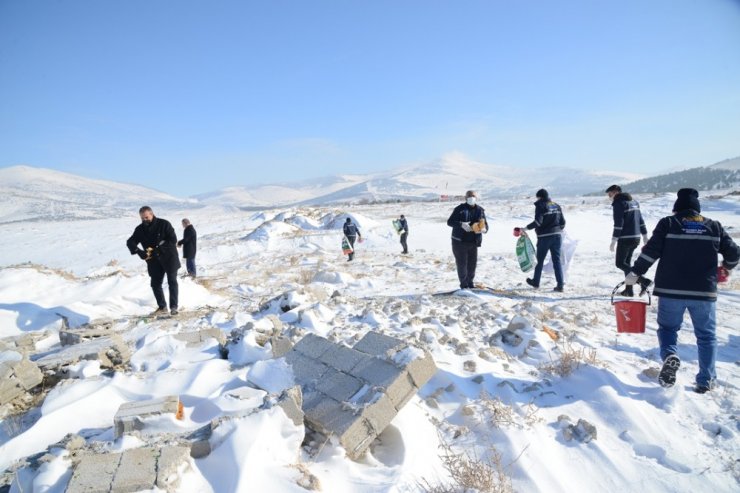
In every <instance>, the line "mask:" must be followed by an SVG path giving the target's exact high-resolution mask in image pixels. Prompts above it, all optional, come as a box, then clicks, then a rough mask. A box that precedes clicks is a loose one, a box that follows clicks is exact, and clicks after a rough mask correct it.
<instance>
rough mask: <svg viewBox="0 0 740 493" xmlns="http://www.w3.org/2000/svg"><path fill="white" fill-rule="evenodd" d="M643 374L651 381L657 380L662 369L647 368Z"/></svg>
mask: <svg viewBox="0 0 740 493" xmlns="http://www.w3.org/2000/svg"><path fill="white" fill-rule="evenodd" d="M642 374H643V375H645V377H647V378H648V379H649V380H656V379H657V378H658V375H659V374H660V368H657V367H652V368H645V369H644V370H642Z"/></svg>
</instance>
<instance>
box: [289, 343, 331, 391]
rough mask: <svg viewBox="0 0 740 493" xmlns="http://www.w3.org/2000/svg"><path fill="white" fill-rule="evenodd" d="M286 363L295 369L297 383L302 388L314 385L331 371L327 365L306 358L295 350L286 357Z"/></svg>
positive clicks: (294, 374)
mask: <svg viewBox="0 0 740 493" xmlns="http://www.w3.org/2000/svg"><path fill="white" fill-rule="evenodd" d="M285 361H287V363H288V364H289V365H290V366H291V367H292V368H293V376H294V377H295V382H296V383H297V384H299V385H300V386H301V387H310V386H312V385H314V384H315V383H316V381H318V380H319V379H320V378H321V377H323V376H324V374H325V373H326V372H327V371H328V370H329V367H328V366H326V365H325V364H323V363H321V362H320V361H316V360H315V359H311V358H309V357H308V356H305V355H304V354H302V353H300V352H298V351H296V349H295V348H293V350H292V351H290V352H288V353H287V354H286V355H285ZM304 390H305V388H304Z"/></svg>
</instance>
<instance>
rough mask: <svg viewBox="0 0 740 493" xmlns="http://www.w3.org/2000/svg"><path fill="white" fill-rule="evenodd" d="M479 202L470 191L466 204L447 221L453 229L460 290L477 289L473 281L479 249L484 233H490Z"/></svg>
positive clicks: (455, 210)
mask: <svg viewBox="0 0 740 493" xmlns="http://www.w3.org/2000/svg"><path fill="white" fill-rule="evenodd" d="M477 201H478V195H477V194H476V193H475V192H474V191H473V190H468V191H467V192H466V193H465V202H464V203H462V204H460V205H458V206H457V207H455V209H454V210H453V211H452V214H450V217H449V219H447V226H449V227H451V228H452V254H453V255H454V256H455V264H456V266H457V278H458V279H459V280H460V289H469V288H473V287H475V285H474V284H473V279H474V278H475V269H476V267H477V266H478V248H479V247H480V246H481V244H482V243H483V233H487V232H488V221H487V220H486V211H485V210H483V207H481V206H479V205H478V204H477Z"/></svg>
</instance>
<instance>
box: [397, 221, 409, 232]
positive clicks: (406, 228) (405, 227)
mask: <svg viewBox="0 0 740 493" xmlns="http://www.w3.org/2000/svg"><path fill="white" fill-rule="evenodd" d="M398 222H399V223H400V224H401V232H402V233H406V234H408V232H409V223H408V222H407V221H406V219H399V220H398Z"/></svg>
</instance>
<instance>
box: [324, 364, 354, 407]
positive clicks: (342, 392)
mask: <svg viewBox="0 0 740 493" xmlns="http://www.w3.org/2000/svg"><path fill="white" fill-rule="evenodd" d="M362 386H363V382H362V380H360V379H358V378H355V377H353V376H351V375H348V374H346V373H343V372H341V371H338V370H335V369H334V368H330V369H329V371H328V372H326V374H325V375H324V376H323V377H321V380H319V381H318V382H317V383H316V390H318V391H319V392H321V393H323V394H326V395H328V396H329V397H331V398H332V399H335V400H337V401H340V402H341V401H346V400H348V399H349V398H350V397H352V396H353V395H355V394H356V393H357V392H358V391H359V390H360V388H362Z"/></svg>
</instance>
